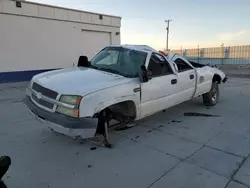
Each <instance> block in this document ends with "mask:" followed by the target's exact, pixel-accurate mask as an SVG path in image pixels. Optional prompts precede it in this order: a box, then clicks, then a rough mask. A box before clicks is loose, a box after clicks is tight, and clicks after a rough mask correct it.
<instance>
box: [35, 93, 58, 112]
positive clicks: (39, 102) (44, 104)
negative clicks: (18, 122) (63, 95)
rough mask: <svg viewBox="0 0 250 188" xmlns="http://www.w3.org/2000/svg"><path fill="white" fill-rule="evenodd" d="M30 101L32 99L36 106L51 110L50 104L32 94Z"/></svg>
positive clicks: (51, 105)
mask: <svg viewBox="0 0 250 188" xmlns="http://www.w3.org/2000/svg"><path fill="white" fill-rule="evenodd" d="M32 99H33V100H34V101H36V102H37V103H38V104H40V105H42V106H44V107H47V108H49V109H53V106H54V104H52V103H50V102H47V101H45V100H43V99H38V98H37V96H36V95H34V94H33V93H32Z"/></svg>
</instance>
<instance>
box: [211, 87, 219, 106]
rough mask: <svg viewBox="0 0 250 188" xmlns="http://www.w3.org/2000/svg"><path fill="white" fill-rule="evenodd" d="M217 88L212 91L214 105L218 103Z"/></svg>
mask: <svg viewBox="0 0 250 188" xmlns="http://www.w3.org/2000/svg"><path fill="white" fill-rule="evenodd" d="M217 93H218V92H217V88H213V90H212V101H213V103H215V102H216V101H217V98H218V97H217Z"/></svg>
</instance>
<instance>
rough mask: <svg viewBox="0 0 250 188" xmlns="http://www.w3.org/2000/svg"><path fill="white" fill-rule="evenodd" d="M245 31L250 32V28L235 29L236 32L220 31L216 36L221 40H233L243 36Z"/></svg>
mask: <svg viewBox="0 0 250 188" xmlns="http://www.w3.org/2000/svg"><path fill="white" fill-rule="evenodd" d="M247 33H250V30H247V29H243V30H240V31H236V32H229V33H221V34H219V35H218V38H219V39H220V40H221V41H232V40H235V39H237V38H241V37H242V36H244V35H245V34H247Z"/></svg>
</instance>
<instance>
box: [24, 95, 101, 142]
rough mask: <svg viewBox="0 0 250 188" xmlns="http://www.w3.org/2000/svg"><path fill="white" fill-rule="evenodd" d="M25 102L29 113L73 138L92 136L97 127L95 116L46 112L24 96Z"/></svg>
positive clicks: (53, 128)
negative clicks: (74, 115)
mask: <svg viewBox="0 0 250 188" xmlns="http://www.w3.org/2000/svg"><path fill="white" fill-rule="evenodd" d="M25 104H26V105H27V107H28V108H29V110H30V113H31V115H32V116H33V117H34V118H35V119H36V120H38V121H39V122H41V123H43V124H45V125H46V126H47V127H48V128H50V129H52V130H54V131H56V132H59V133H61V134H64V135H67V136H70V137H74V138H79V137H80V138H82V139H84V138H90V137H93V136H94V134H95V131H96V128H97V122H98V120H97V118H89V119H88V118H71V117H68V116H65V115H63V114H59V113H56V112H55V113H51V112H47V111H45V110H43V109H41V108H39V107H38V106H36V105H35V104H34V103H33V102H32V101H31V99H30V97H26V99H25Z"/></svg>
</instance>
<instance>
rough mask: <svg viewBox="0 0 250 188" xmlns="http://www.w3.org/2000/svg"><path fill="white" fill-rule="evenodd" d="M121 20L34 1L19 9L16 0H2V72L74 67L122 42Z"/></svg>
mask: <svg viewBox="0 0 250 188" xmlns="http://www.w3.org/2000/svg"><path fill="white" fill-rule="evenodd" d="M96 19H98V20H96ZM112 20H115V21H114V24H113V25H112V23H113V22H112ZM120 20H121V19H120V18H119V17H113V16H106V15H103V20H100V21H99V14H94V13H89V12H83V11H77V10H69V9H63V8H58V7H53V6H46V5H40V4H35V3H30V2H22V8H17V7H16V4H15V2H14V1H0V72H9V71H23V70H39V69H54V68H66V67H71V66H72V65H73V63H75V64H76V63H77V61H78V58H79V56H81V55H87V56H88V57H89V58H91V57H92V56H93V55H94V54H95V53H96V52H98V51H99V50H100V49H101V48H103V47H105V46H107V45H110V44H116V45H117V44H118V45H119V44H120V35H116V32H120ZM117 23H119V24H117Z"/></svg>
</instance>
